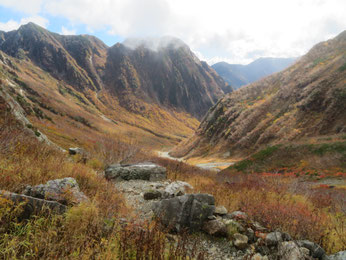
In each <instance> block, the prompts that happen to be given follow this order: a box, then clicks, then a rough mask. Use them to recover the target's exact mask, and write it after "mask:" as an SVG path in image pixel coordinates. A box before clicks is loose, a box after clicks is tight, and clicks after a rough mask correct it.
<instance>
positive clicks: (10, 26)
mask: <svg viewBox="0 0 346 260" xmlns="http://www.w3.org/2000/svg"><path fill="white" fill-rule="evenodd" d="M29 22H33V23H35V24H38V25H40V26H42V27H44V28H47V26H48V24H49V21H48V20H47V19H46V18H44V17H41V16H38V15H35V16H31V17H25V18H22V19H21V20H20V21H14V20H12V19H11V20H9V21H7V22H5V23H1V22H0V30H1V31H5V32H8V31H12V30H16V29H18V28H19V27H20V26H21V25H23V24H27V23H29Z"/></svg>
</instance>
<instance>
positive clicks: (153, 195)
mask: <svg viewBox="0 0 346 260" xmlns="http://www.w3.org/2000/svg"><path fill="white" fill-rule="evenodd" d="M161 196H162V194H161V192H160V191H158V190H153V191H147V192H144V194H143V197H144V199H145V200H155V199H159V198H161Z"/></svg>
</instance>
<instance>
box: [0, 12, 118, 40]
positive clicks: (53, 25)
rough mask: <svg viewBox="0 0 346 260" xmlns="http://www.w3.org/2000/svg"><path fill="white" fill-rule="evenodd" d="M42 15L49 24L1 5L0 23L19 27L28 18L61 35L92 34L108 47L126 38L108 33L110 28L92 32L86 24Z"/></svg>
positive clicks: (6, 29) (4, 28)
mask: <svg viewBox="0 0 346 260" xmlns="http://www.w3.org/2000/svg"><path fill="white" fill-rule="evenodd" d="M41 15H42V14H41ZM41 15H40V17H44V18H45V19H47V21H48V22H47V23H41V24H40V22H39V20H38V21H36V19H35V17H32V19H30V18H31V16H28V15H26V13H25V12H22V11H17V10H15V9H14V8H8V7H4V6H1V5H0V23H2V24H6V23H7V22H8V21H11V20H13V21H16V22H17V24H18V25H20V21H21V19H23V18H26V17H28V18H29V19H28V22H29V21H33V22H35V23H37V24H40V25H43V27H45V28H46V29H48V30H49V31H52V32H55V33H59V34H61V33H64V28H65V29H66V30H65V34H68V33H69V32H71V34H92V35H94V36H96V37H98V38H100V39H101V40H102V41H103V42H104V43H105V44H107V45H108V46H112V45H113V44H115V43H117V42H122V41H123V40H124V38H123V37H121V36H118V35H112V34H109V33H108V32H107V31H108V30H109V28H108V30H107V27H105V28H104V29H98V30H92V29H90V28H89V29H88V28H87V26H86V25H85V24H79V23H72V22H71V21H69V19H67V18H65V17H62V16H52V15H49V14H44V15H42V16H41ZM17 28H18V26H17V25H14V27H11V26H9V27H7V28H6V27H3V28H1V27H0V30H5V31H8V30H14V29H17Z"/></svg>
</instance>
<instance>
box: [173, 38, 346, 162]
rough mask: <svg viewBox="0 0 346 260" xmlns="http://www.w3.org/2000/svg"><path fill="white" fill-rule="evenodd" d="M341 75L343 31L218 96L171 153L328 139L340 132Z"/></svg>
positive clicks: (345, 51)
mask: <svg viewBox="0 0 346 260" xmlns="http://www.w3.org/2000/svg"><path fill="white" fill-rule="evenodd" d="M345 79H346V31H344V32H342V33H341V34H340V35H338V36H337V37H335V38H334V39H331V40H328V41H325V42H321V43H319V44H317V45H316V46H314V47H313V48H312V49H311V50H310V51H309V52H308V53H307V54H306V55H305V56H303V57H302V58H300V59H299V60H298V61H297V62H296V63H295V64H293V65H292V66H290V67H289V68H287V69H286V70H284V71H282V72H279V73H276V74H274V75H272V76H269V77H266V78H264V79H262V80H260V81H257V82H255V83H252V84H250V85H248V86H246V87H243V88H240V89H238V90H236V91H234V92H232V93H230V94H228V95H226V96H225V97H223V98H222V99H220V100H219V101H218V102H217V104H216V105H214V106H213V107H212V108H211V109H210V110H209V112H208V113H207V114H206V116H205V117H204V119H203V121H202V122H201V124H200V126H199V128H198V129H197V131H196V133H195V135H194V136H193V137H192V138H191V139H189V140H188V141H186V142H183V143H182V144H181V145H180V146H179V147H177V148H176V149H175V151H174V152H173V155H176V156H178V155H179V156H183V155H189V156H198V155H205V154H210V153H214V152H215V153H225V152H227V153H228V154H230V153H231V154H234V155H236V154H249V153H252V152H255V151H258V150H259V149H261V148H263V147H266V146H267V145H274V144H284V143H295V142H298V143H299V142H300V143H304V142H306V141H307V140H310V142H312V143H313V142H316V140H319V139H316V138H320V137H321V136H322V137H325V138H326V140H328V139H330V140H333V138H334V137H331V136H334V135H344V133H346V84H345ZM322 137H321V138H322ZM322 139H323V138H322Z"/></svg>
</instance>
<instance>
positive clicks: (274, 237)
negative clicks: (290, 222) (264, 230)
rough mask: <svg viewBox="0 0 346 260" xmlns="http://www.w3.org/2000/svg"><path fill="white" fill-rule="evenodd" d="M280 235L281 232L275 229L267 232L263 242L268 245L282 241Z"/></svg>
mask: <svg viewBox="0 0 346 260" xmlns="http://www.w3.org/2000/svg"><path fill="white" fill-rule="evenodd" d="M282 241H283V239H282V235H281V232H278V231H275V232H271V233H269V234H267V236H266V238H265V242H266V243H267V245H268V246H276V245H278V243H280V242H282Z"/></svg>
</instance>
